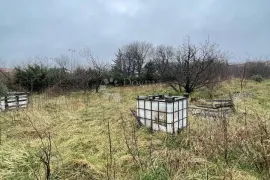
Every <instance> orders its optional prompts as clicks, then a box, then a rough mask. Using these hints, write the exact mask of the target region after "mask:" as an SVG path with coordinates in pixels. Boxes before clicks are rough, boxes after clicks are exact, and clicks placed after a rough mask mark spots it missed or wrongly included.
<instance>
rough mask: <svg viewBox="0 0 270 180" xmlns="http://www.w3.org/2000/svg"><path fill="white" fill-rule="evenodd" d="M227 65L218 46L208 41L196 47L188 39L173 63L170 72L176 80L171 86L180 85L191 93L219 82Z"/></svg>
mask: <svg viewBox="0 0 270 180" xmlns="http://www.w3.org/2000/svg"><path fill="white" fill-rule="evenodd" d="M226 64H227V61H226V59H225V54H224V53H222V52H221V51H220V50H219V49H218V45H217V44H215V43H210V41H209V40H206V41H205V42H204V43H201V44H200V45H194V44H192V43H191V42H190V39H189V38H188V39H187V40H185V41H184V43H183V44H182V45H180V47H179V49H178V50H177V52H176V61H175V62H174V63H172V67H171V69H170V72H171V75H172V77H174V79H173V81H172V82H171V85H172V86H175V85H178V86H179V87H183V88H184V89H185V91H186V92H187V93H191V92H192V91H193V90H194V89H197V88H200V87H203V86H205V85H207V84H210V83H211V84H213V83H217V82H219V81H220V80H221V79H220V77H221V74H220V73H221V72H222V70H223V68H224V66H226ZM174 89H177V88H176V87H175V88H174Z"/></svg>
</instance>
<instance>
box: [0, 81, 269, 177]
mask: <svg viewBox="0 0 270 180" xmlns="http://www.w3.org/2000/svg"><path fill="white" fill-rule="evenodd" d="M239 82H240V80H238V79H233V80H231V81H226V82H224V83H223V84H220V85H219V86H217V87H216V90H215V91H214V92H213V97H214V98H218V97H224V96H228V94H229V93H232V94H234V101H235V106H236V107H235V108H236V113H235V114H233V115H232V116H231V117H230V118H229V119H227V120H226V121H224V120H222V119H217V120H216V121H212V120H207V119H201V118H200V117H192V116H189V127H188V128H187V129H184V130H182V131H181V132H180V134H178V135H170V134H166V133H163V132H152V133H151V132H150V131H148V130H147V129H145V128H138V127H136V125H135V119H134V117H133V116H132V115H131V114H130V111H129V108H130V107H132V108H135V107H136V102H135V98H136V97H137V95H144V94H145V95H147V94H156V93H170V92H174V90H173V89H171V88H170V87H168V86H166V85H164V84H160V85H149V86H133V87H113V88H110V89H107V90H106V91H105V92H101V93H98V94H96V93H91V92H85V93H81V92H76V93H75V92H74V93H72V94H70V95H63V96H58V97H50V96H47V94H41V95H33V97H32V101H31V103H32V104H31V106H30V107H29V108H28V109H25V110H19V111H10V112H6V113H3V114H2V115H1V128H2V132H1V144H0V157H1V161H0V167H1V168H0V178H1V179H45V178H46V177H49V178H50V179H247V180H248V179H269V174H270V172H269V171H270V167H269V162H270V159H269V153H270V152H269V140H270V136H269V131H270V124H269V123H270V120H269V114H268V109H269V108H270V103H269V102H270V101H269V100H270V99H269V96H265V94H269V86H270V82H269V80H265V81H263V82H261V83H260V84H257V83H255V82H254V81H249V82H248V83H247V85H246V88H245V89H243V91H242V92H240V93H237V92H239V91H240V87H239V86H238V84H239ZM106 93H111V94H113V93H118V94H119V95H120V96H121V100H120V102H119V101H115V100H114V99H113V98H108V96H106ZM203 93H204V91H203V90H200V89H198V90H197V91H195V92H194V93H193V94H192V97H200V96H202V95H201V94H203ZM48 160H49V161H48ZM48 169H49V170H48ZM48 173H50V176H48Z"/></svg>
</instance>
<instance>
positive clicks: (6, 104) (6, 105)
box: [5, 96, 8, 111]
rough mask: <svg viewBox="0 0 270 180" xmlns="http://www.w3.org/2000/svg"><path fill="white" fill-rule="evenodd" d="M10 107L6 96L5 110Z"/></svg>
mask: <svg viewBox="0 0 270 180" xmlns="http://www.w3.org/2000/svg"><path fill="white" fill-rule="evenodd" d="M7 109H8V97H7V96H5V111H6V110H7Z"/></svg>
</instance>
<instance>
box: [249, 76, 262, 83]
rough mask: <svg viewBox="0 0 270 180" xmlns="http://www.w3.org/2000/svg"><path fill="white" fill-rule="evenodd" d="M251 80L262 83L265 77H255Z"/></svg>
mask: <svg viewBox="0 0 270 180" xmlns="http://www.w3.org/2000/svg"><path fill="white" fill-rule="evenodd" d="M251 79H252V80H253V81H256V82H262V81H263V77H262V76H261V75H253V76H252V77H251Z"/></svg>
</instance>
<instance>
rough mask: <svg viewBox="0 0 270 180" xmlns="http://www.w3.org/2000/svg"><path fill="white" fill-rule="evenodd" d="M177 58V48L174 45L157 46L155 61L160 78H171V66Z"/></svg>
mask: <svg viewBox="0 0 270 180" xmlns="http://www.w3.org/2000/svg"><path fill="white" fill-rule="evenodd" d="M174 59H175V49H174V47H172V46H165V45H159V46H157V47H156V49H155V51H154V56H153V62H154V63H155V67H156V69H157V71H158V72H157V73H158V77H159V79H160V80H163V81H166V80H168V79H171V77H170V75H171V73H169V72H170V66H171V63H172V62H173V61H174Z"/></svg>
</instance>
